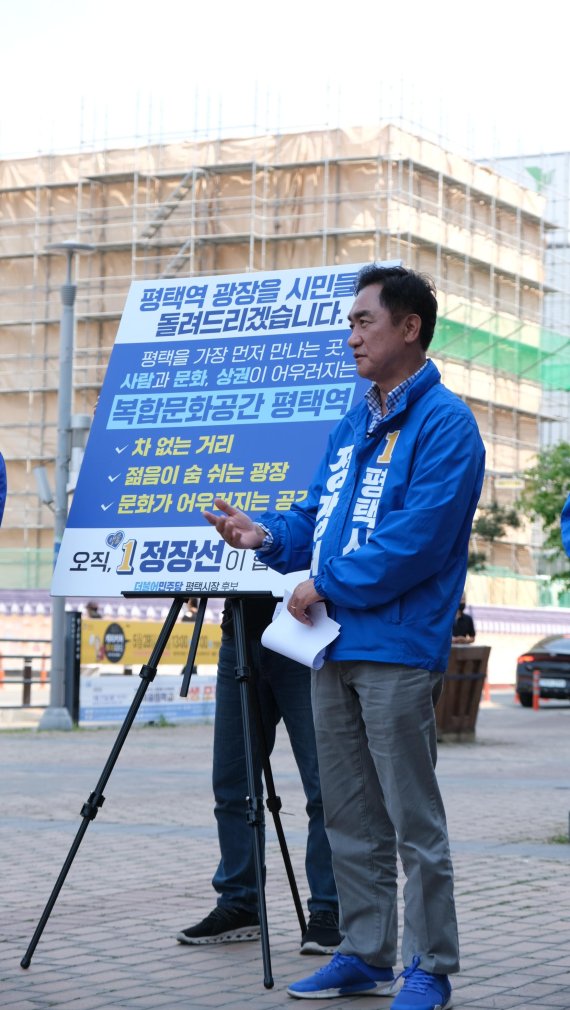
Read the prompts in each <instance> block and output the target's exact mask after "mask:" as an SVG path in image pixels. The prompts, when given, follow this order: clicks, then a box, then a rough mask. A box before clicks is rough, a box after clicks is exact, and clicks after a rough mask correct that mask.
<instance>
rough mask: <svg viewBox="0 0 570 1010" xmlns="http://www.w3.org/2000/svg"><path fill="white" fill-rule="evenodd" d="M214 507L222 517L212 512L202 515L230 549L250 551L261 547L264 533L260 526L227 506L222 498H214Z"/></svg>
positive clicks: (237, 510) (243, 513)
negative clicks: (247, 548) (249, 549)
mask: <svg viewBox="0 0 570 1010" xmlns="http://www.w3.org/2000/svg"><path fill="white" fill-rule="evenodd" d="M214 505H215V506H216V508H217V509H219V510H220V512H222V513H223V514H222V515H216V514H214V513H213V512H203V513H202V515H203V516H204V518H205V519H206V520H207V521H208V522H209V523H210V525H211V526H215V527H216V529H217V531H218V533H219V534H220V536H221V537H223V538H224V540H225V541H226V543H227V544H229V545H230V547H237V548H239V549H244V548H246V547H249V548H251V549H252V550H255V549H256V548H257V547H261V545H262V543H263V541H264V540H265V531H264V530H263V529H262V528H261V526H258V524H257V523H254V522H252V520H251V519H250V518H249V516H247V515H246V514H245V512H240V510H239V509H235V508H233V507H232V506H231V505H228V503H227V502H225V501H224V499H223V498H215V499H214Z"/></svg>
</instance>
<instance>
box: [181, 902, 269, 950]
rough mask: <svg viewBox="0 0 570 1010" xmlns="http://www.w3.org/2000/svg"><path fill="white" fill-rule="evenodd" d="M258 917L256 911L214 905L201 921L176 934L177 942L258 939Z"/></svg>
mask: <svg viewBox="0 0 570 1010" xmlns="http://www.w3.org/2000/svg"><path fill="white" fill-rule="evenodd" d="M260 936H261V932H260V929H259V918H258V916H257V913H256V912H246V911H245V909H243V908H225V907H224V906H223V905H216V907H215V909H214V911H213V912H210V914H209V915H207V916H206V918H205V919H202V922H198V923H197V924H196V925H195V926H189V928H188V929H183V930H182V932H181V933H177V934H176V939H177V940H178V943H193V944H198V943H237V942H238V941H240V940H259V937H260Z"/></svg>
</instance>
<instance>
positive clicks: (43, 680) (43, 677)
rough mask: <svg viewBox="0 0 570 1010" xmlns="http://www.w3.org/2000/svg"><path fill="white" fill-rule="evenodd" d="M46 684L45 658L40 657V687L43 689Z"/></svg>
mask: <svg viewBox="0 0 570 1010" xmlns="http://www.w3.org/2000/svg"><path fill="white" fill-rule="evenodd" d="M46 684H47V669H46V657H45V656H42V665H41V669H40V687H45V686H46Z"/></svg>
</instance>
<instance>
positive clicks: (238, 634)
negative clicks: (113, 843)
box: [231, 597, 273, 989]
mask: <svg viewBox="0 0 570 1010" xmlns="http://www.w3.org/2000/svg"><path fill="white" fill-rule="evenodd" d="M231 607H232V617H233V627H234V638H235V643H236V657H237V667H236V678H237V680H238V681H239V687H240V700H241V712H242V721H243V737H244V744H245V763H246V774H247V788H248V796H247V819H248V823H249V824H250V825H251V826H252V828H253V858H254V865H255V880H256V884H257V901H258V909H259V925H260V928H261V949H262V954H263V970H264V979H263V984H264V986H265V988H266V989H272V988H273V977H272V975H271V954H270V950H269V931H268V928H267V906H266V903H265V888H264V885H263V861H262V858H261V839H260V833H259V828H260V825H261V820H262V817H263V809H262V804H261V800H260V798H259V797H258V796H256V795H255V775H254V769H253V753H252V747H251V729H250V723H249V698H248V680H249V668H248V666H247V649H246V642H245V629H244V620H243V605H242V601H241V599H240V598H239V597H236V598H232V599H231Z"/></svg>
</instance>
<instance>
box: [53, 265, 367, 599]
mask: <svg viewBox="0 0 570 1010" xmlns="http://www.w3.org/2000/svg"><path fill="white" fill-rule="evenodd" d="M359 269H360V266H359V265H343V266H327V267H319V268H314V269H311V268H308V269H298V270H285V271H279V272H270V273H269V272H268V273H254V274H251V273H248V274H239V275H233V276H227V275H226V276H213V277H199V278H183V279H180V278H175V279H168V280H163V279H160V280H155V281H134V282H133V283H132V285H131V288H130V291H129V294H128V297H127V301H126V305H125V309H124V312H123V315H122V318H121V322H120V325H119V329H118V333H117V337H116V341H115V345H114V347H113V351H112V354H111V357H110V360H109V365H108V369H107V373H106V376H105V381H104V383H103V386H102V389H101V394H100V397H99V400H98V403H97V407H96V410H95V414H94V418H93V424H92V429H91V432H90V436H89V440H88V443H87V447H86V450H85V456H84V459H83V463H82V467H81V472H80V474H79V479H78V482H77V488H76V490H75V494H74V498H73V502H72V506H71V509H70V513H69V517H68V521H67V526H66V529H65V532H64V535H63V538H62V544H61V547H60V550H59V554H58V558H57V562H56V567H55V570H54V576H53V582H52V594H53V595H55V596H58V595H62V596H74V595H76V596H84V595H85V594H86V593H87V594H89V595H92V596H104V597H109V596H120V595H121V594H122V593H124V592H132V593H140V594H141V595H145V594H151V593H160V594H162V595H165V596H168V595H171V594H175V593H201V594H204V595H205V594H208V595H219V596H221V595H227V594H231V593H235V592H240V591H242V592H266V591H270V592H271V593H273V594H274V595H275V596H281V595H282V594H283V590H284V588H292V587H294V586H295V585H296V584H297V583H298V582H299V574H292V575H290V576H286V577H284V576H282V575H279V574H278V573H276V572H273V571H271V570H270V569H268V568H267V566H266V565H264V564H263V563H262V562H261V561H259V560H257V559H256V557H255V555H254V553H253V551H238V550H235V549H232V548H230V547H229V546H228V545H227V544H226V543H225V542H224V541H223V540H222V539H221V538H220V536H219V535H218V533H217V532H216V530H215V529H214V528H213V527H212V526H210V525H209V524H208V523H207V522H206V520H205V519H204V517H203V515H202V513H203V511H204V510H205V509H212V508H213V502H214V498H216V497H217V496H220V497H223V498H225V499H226V501H228V502H230V504H232V505H234V506H235V507H237V508H239V509H243V510H244V511H245V512H247V513H248V514H249V515H250V516H251V517H252V518H253V519H256V518H259V517H260V516H261V514H262V513H263V512H264V511H266V510H268V509H269V510H276V511H284V512H285V511H287V510H288V509H290V508H291V506H292V505H293V504H294V503H296V502H302V501H303V500H304V498H305V497H306V493H307V487H308V485H309V483H310V481H311V479H312V476H313V474H314V471H315V469H316V466H317V463H318V460H319V457H320V454H321V453H322V451H323V449H324V446H325V444H326V439H327V435H328V433H329V431H330V430H331V429H332V427H333V426H334V425H336V424H337V422H338V421H339V420H340V419H341V418H343V417H344V415H345V414H346V413H347V411H348V410H350V408H351V407H352V406H353V404H354V403H355V402H357V400H358V399H360V398H361V397H362V395H363V394H364V391H365V389H366V388H367V386H368V383H367V382H365V381H363V380H361V379H360V378H359V377H358V375H357V373H356V368H355V363H354V359H353V356H352V352H351V350H350V348H349V347H348V346H347V339H348V336H349V328H348V322H347V314H348V312H349V310H350V306H351V305H352V302H353V300H354V282H355V278H356V275H357V273H358V270H359Z"/></svg>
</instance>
